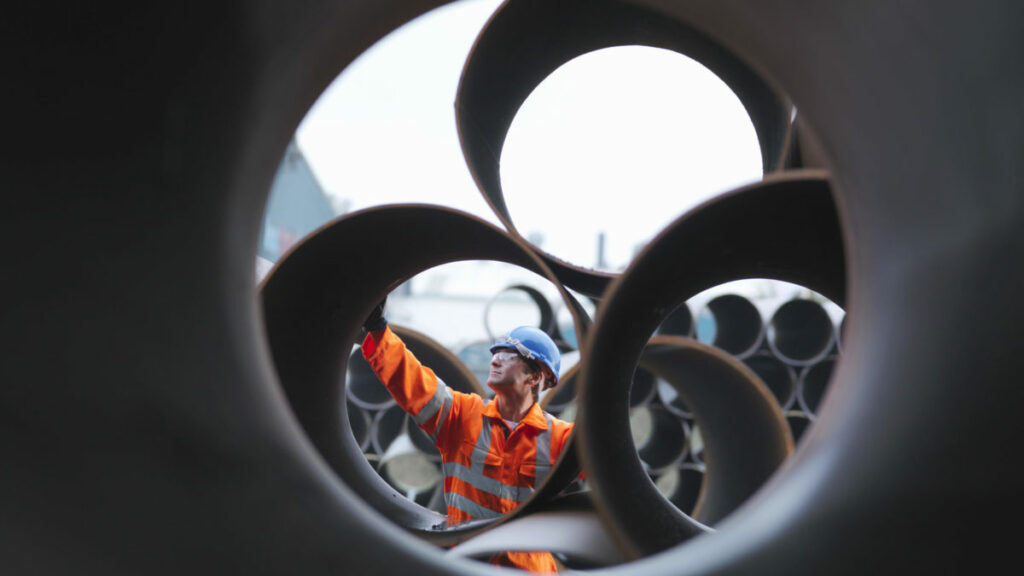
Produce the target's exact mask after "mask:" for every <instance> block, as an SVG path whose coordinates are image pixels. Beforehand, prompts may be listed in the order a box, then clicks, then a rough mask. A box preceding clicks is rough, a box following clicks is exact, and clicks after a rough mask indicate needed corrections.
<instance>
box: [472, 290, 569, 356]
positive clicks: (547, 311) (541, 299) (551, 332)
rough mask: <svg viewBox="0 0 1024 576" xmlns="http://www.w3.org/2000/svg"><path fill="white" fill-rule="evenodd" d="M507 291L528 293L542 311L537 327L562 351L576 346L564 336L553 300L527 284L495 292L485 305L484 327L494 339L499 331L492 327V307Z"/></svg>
mask: <svg viewBox="0 0 1024 576" xmlns="http://www.w3.org/2000/svg"><path fill="white" fill-rule="evenodd" d="M505 292H522V293H524V294H526V296H527V297H529V298H530V300H531V301H533V303H534V304H535V305H536V306H537V312H539V313H540V319H539V320H538V321H537V327H538V328H540V329H541V330H543V331H544V332H545V333H546V334H547V335H548V336H551V339H552V340H554V341H555V344H556V345H557V346H558V348H559V350H561V351H562V352H567V351H569V350H572V349H574V348H575V347H574V346H572V345H570V344H569V343H567V342H566V341H565V338H564V337H563V336H562V331H561V329H560V328H559V327H558V322H557V321H556V319H555V313H554V310H553V309H552V308H551V302H549V301H548V298H547V296H545V295H544V294H543V293H542V292H541V291H540V290H537V289H536V288H535V287H533V286H528V285H525V284H513V285H512V286H509V287H507V288H505V289H504V290H502V291H501V292H499V293H498V294H495V295H494V297H492V298H491V299H490V300H488V301H487V305H486V306H485V307H484V327H485V328H486V330H487V334H488V335H489V336H490V337H491V339H492V340H494V339H495V338H496V337H497V336H498V333H497V332H496V331H495V330H494V329H493V328H492V327H491V308H492V307H493V306H494V305H495V303H496V302H497V301H498V298H499V297H500V296H501V295H502V294H504V293H505Z"/></svg>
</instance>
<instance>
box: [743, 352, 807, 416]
mask: <svg viewBox="0 0 1024 576" xmlns="http://www.w3.org/2000/svg"><path fill="white" fill-rule="evenodd" d="M743 363H744V364H746V365H747V366H748V367H749V368H750V369H751V370H753V371H754V373H755V374H757V376H758V377H759V378H760V379H761V380H762V381H763V382H764V383H765V385H766V386H768V389H769V390H771V391H772V394H773V395H774V396H775V399H776V400H777V401H778V402H779V407H781V408H782V409H783V410H788V409H789V407H790V406H792V405H793V402H794V401H795V400H796V395H797V394H796V389H797V376H796V372H795V371H794V370H793V368H792V367H791V366H789V365H787V364H786V363H785V362H783V361H782V360H780V359H779V358H777V357H776V356H775V355H774V354H771V353H770V352H767V351H763V352H758V353H756V354H752V355H750V356H747V357H746V358H744V359H743Z"/></svg>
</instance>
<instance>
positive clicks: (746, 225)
mask: <svg viewBox="0 0 1024 576" xmlns="http://www.w3.org/2000/svg"><path fill="white" fill-rule="evenodd" d="M780 223H781V224H783V226H782V227H781V228H780V227H779V226H778V225H779V224H780ZM727 228H732V229H735V230H740V231H742V234H739V235H737V236H735V237H732V236H729V235H727V236H728V237H726V238H722V235H721V234H720V232H721V231H722V230H725V229H727ZM769 228H771V229H772V230H771V233H770V234H769V233H768V232H769V230H768V229H769ZM711 237H715V238H716V239H718V240H719V241H716V242H710V243H705V242H703V241H702V239H707V238H711ZM765 239H771V240H770V241H766V240H765ZM843 261H844V258H843V245H842V241H841V238H840V234H839V224H838V221H837V216H836V211H835V205H834V204H833V202H832V197H831V195H830V191H829V188H828V185H827V183H826V182H825V180H824V179H823V178H822V175H821V174H817V173H811V174H806V173H804V174H793V175H790V176H787V177H784V178H772V179H768V180H766V181H765V182H762V183H760V184H758V185H754V186H750V187H747V188H743V189H740V190H737V191H735V192H733V193H732V194H729V195H726V196H723V197H721V198H718V199H716V200H714V201H711V202H708V203H706V204H704V205H702V206H700V207H698V208H697V209H696V210H694V211H692V212H690V213H688V214H686V215H684V216H683V217H681V218H680V219H678V220H676V221H675V222H673V223H672V224H670V225H669V227H668V228H666V229H665V230H664V231H663V232H662V233H661V234H659V235H658V236H657V237H656V238H655V239H654V240H653V241H652V242H651V243H650V244H649V245H648V246H647V247H646V248H645V249H644V250H643V251H642V252H641V253H640V254H639V255H638V256H637V258H635V259H634V261H633V264H632V265H631V266H630V267H629V268H628V269H627V271H626V272H625V273H623V275H622V276H621V277H620V278H619V279H618V280H617V281H616V282H615V283H614V284H613V285H612V286H611V287H610V288H609V292H608V294H607V295H606V301H605V302H604V305H603V306H602V308H601V309H600V310H599V311H598V314H597V318H596V320H595V323H594V327H593V330H594V331H593V333H592V334H591V338H590V340H588V345H587V346H586V347H585V348H584V351H585V353H586V356H585V360H583V361H581V365H582V368H581V378H582V380H581V381H582V382H585V383H586V385H585V386H584V387H582V389H581V390H580V391H579V392H578V398H579V403H580V409H579V416H578V418H577V428H576V434H577V439H578V445H579V447H580V450H581V452H582V456H583V462H584V465H585V467H586V470H587V473H588V481H589V484H590V486H591V488H592V489H593V490H594V492H595V494H596V498H595V502H596V503H597V504H596V505H597V509H598V511H599V512H600V513H601V514H602V516H603V517H604V518H605V520H606V521H607V522H608V525H609V527H610V528H611V529H612V530H613V532H615V534H616V538H617V541H619V542H620V544H621V545H622V546H623V547H624V548H625V549H626V550H628V553H629V554H631V555H634V556H642V555H644V554H646V553H649V552H653V551H657V550H664V549H665V548H667V547H670V546H673V545H675V544H677V543H679V542H682V541H683V540H686V539H688V538H691V537H693V536H696V535H698V534H701V533H703V532H704V531H705V528H704V527H702V526H700V525H698V524H697V523H695V522H694V521H693V519H691V518H689V517H688V516H685V515H683V514H682V513H680V512H679V511H678V510H677V509H675V508H674V507H671V506H666V505H665V502H664V500H663V498H662V497H661V496H660V495H659V494H658V493H657V491H656V490H654V488H653V486H652V485H651V483H650V481H649V480H648V479H647V476H646V474H645V473H644V470H643V469H642V467H641V466H640V461H639V458H637V457H636V456H635V454H633V451H632V446H627V445H626V444H625V443H623V441H622V438H628V436H626V434H628V430H629V428H628V426H629V420H628V413H627V411H626V410H625V409H624V405H625V404H626V402H627V401H628V393H629V388H628V384H629V382H630V380H631V375H632V373H633V371H634V370H635V367H636V366H637V364H638V362H639V360H640V358H641V351H642V350H643V348H644V346H645V345H646V344H647V340H648V337H649V335H650V334H651V333H652V332H653V331H654V329H655V328H656V327H657V326H658V325H659V324H660V323H661V322H662V320H663V319H664V316H665V315H666V314H668V312H669V311H671V310H673V309H674V308H675V307H676V306H677V305H678V304H679V303H680V302H683V301H685V300H687V299H689V298H691V297H693V296H694V295H696V294H698V293H699V292H701V291H703V290H706V289H707V288H710V287H712V286H716V285H718V284H722V283H725V282H727V281H730V280H735V279H738V278H750V277H762V278H774V279H778V280H786V281H789V282H793V283H796V284H801V285H803V286H808V287H810V288H812V289H815V290H817V291H818V292H819V293H822V294H827V295H830V297H833V301H843V300H844V298H843V295H844V290H845V274H844V271H843V267H842V264H841V263H842V262H843ZM665 262H673V263H674V266H672V267H670V268H667V267H666V266H665V265H664V263H665ZM744 370H749V369H744ZM662 376H663V377H665V376H667V374H665V375H662ZM705 445H706V446H707V445H708V443H707V441H705ZM708 448H709V449H710V446H708ZM718 513H720V510H718V511H715V512H714V514H716V515H717V514H718ZM716 519H718V517H716Z"/></svg>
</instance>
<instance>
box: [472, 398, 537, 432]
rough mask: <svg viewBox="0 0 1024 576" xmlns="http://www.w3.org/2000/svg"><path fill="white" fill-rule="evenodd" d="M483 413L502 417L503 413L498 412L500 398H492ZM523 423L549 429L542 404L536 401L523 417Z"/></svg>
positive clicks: (493, 416)
mask: <svg viewBox="0 0 1024 576" xmlns="http://www.w3.org/2000/svg"><path fill="white" fill-rule="evenodd" d="M483 414H484V416H487V417H488V418H497V419H499V420H500V419H501V414H500V413H499V412H498V400H497V399H496V398H495V399H493V400H491V401H490V402H488V403H487V405H486V406H484V412H483ZM522 423H523V424H526V425H527V426H533V427H534V428H537V429H539V430H547V429H548V420H547V418H545V417H544V411H543V410H541V408H540V404H538V403H536V402H534V403H533V405H532V406H530V411H529V412H527V413H526V416H524V417H523V421H522Z"/></svg>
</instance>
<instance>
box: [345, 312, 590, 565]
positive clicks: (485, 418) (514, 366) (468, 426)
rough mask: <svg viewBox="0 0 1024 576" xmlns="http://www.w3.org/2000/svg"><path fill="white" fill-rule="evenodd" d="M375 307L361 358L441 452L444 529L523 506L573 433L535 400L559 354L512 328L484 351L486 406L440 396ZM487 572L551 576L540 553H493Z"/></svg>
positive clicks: (538, 335) (429, 374)
mask: <svg viewBox="0 0 1024 576" xmlns="http://www.w3.org/2000/svg"><path fill="white" fill-rule="evenodd" d="M384 306H385V302H381V303H380V304H379V305H378V306H377V307H376V308H374V310H373V312H371V314H370V315H369V317H368V318H367V319H366V322H365V323H364V325H363V329H364V330H365V331H366V337H365V338H364V340H363V345H362V354H363V357H364V358H365V359H366V360H367V362H368V363H369V365H370V367H371V368H372V369H373V371H374V373H375V374H376V375H377V377H378V378H379V379H380V380H381V382H383V383H384V385H385V386H386V387H387V389H388V391H389V392H390V393H391V396H392V397H394V399H395V401H396V402H397V403H398V405H399V406H401V407H402V409H403V410H405V411H406V412H407V413H408V414H409V415H410V416H412V418H413V420H415V422H416V423H417V424H418V425H419V426H420V428H422V429H423V431H424V432H426V433H427V435H429V436H430V438H431V439H432V440H433V441H434V445H435V446H437V449H438V450H439V451H440V453H441V461H442V473H443V475H444V499H445V505H446V506H447V514H448V524H449V525H454V524H458V523H460V522H464V521H467V520H472V519H480V518H497V517H500V516H502V515H503V514H507V513H508V512H511V511H512V510H514V509H515V508H516V507H517V506H519V505H520V504H521V503H522V502H524V501H525V500H526V499H527V498H529V496H530V494H532V493H533V491H534V489H536V488H537V487H538V486H540V485H541V483H542V482H543V481H544V478H545V476H546V475H547V474H548V472H549V471H550V470H551V467H552V466H553V465H554V463H555V462H556V461H557V459H558V456H559V454H560V453H561V452H562V449H563V448H564V447H565V446H566V443H567V442H568V439H569V433H570V432H571V431H572V424H571V423H569V422H565V421H562V420H559V419H557V418H555V417H554V416H552V415H551V414H548V413H547V412H544V411H543V410H542V409H541V407H540V405H539V404H538V399H539V397H540V392H541V391H543V390H546V389H548V388H551V387H552V386H554V385H555V384H557V382H558V371H559V367H560V362H561V360H560V353H559V351H558V347H557V346H556V345H555V343H554V342H553V341H552V340H551V338H550V337H549V336H548V335H547V334H545V333H544V332H543V331H541V330H539V329H537V328H533V327H529V326H521V327H518V328H515V329H514V330H512V331H511V332H509V333H508V334H507V335H506V336H503V337H502V338H500V339H498V341H497V342H495V343H494V345H493V346H491V348H490V351H491V364H490V371H489V372H488V377H487V386H488V387H489V388H490V389H491V390H494V393H495V397H494V399H493V400H489V399H485V398H482V397H480V396H479V395H477V394H466V393H463V392H459V391H457V390H452V389H451V388H449V387H447V386H446V385H445V384H444V382H442V381H441V380H440V379H439V378H438V377H437V376H436V375H435V374H434V372H433V371H432V370H431V369H430V368H427V367H426V366H423V365H422V364H420V362H419V361H418V360H417V359H416V357H415V356H413V354H412V353H411V352H409V350H407V349H406V347H405V344H403V343H402V341H401V340H400V339H399V338H398V336H396V335H395V333H394V332H392V331H391V329H390V328H389V327H388V323H387V320H386V319H385V317H384ZM490 562H491V563H492V564H497V565H500V566H510V567H514V568H520V569H523V570H528V571H530V572H536V573H552V572H557V571H558V569H557V565H556V564H555V559H554V557H553V556H552V555H551V554H550V553H549V552H502V553H500V554H497V555H495V556H494V557H492V558H491V559H490Z"/></svg>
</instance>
